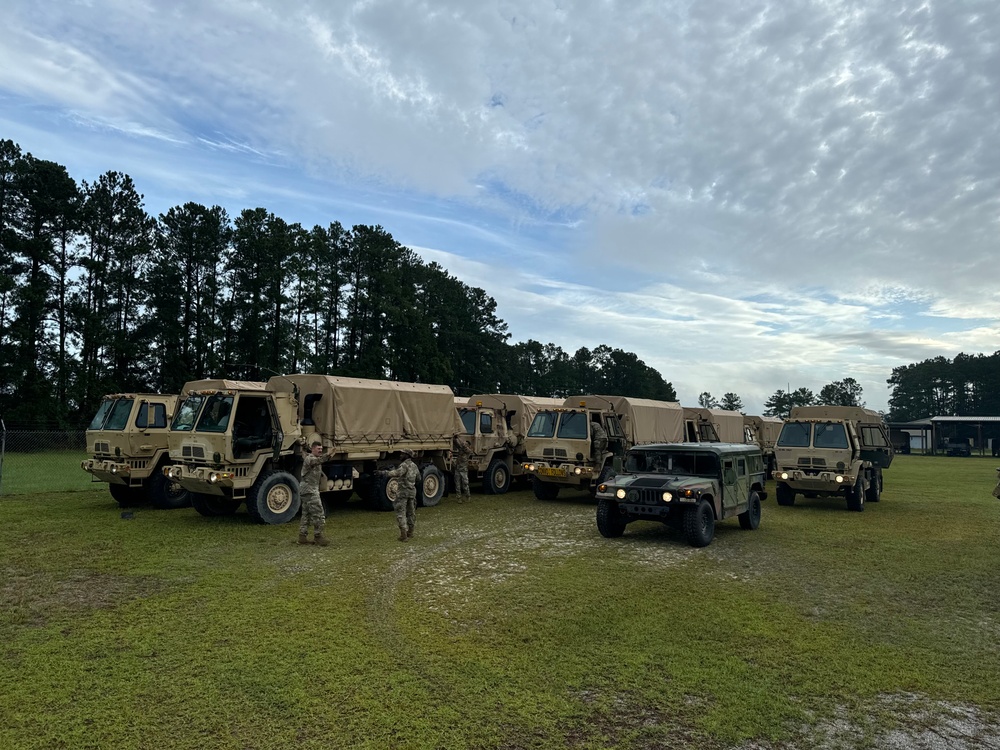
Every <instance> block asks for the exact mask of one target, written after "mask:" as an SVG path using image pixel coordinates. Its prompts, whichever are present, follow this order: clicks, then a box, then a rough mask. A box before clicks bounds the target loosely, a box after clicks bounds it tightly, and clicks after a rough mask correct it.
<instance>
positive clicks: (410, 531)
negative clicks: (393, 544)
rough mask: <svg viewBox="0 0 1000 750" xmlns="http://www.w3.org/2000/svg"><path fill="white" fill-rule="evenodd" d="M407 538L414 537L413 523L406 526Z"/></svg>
mask: <svg viewBox="0 0 1000 750" xmlns="http://www.w3.org/2000/svg"><path fill="white" fill-rule="evenodd" d="M406 538H407V539H412V538H413V526H412V525H409V526H407V527H406Z"/></svg>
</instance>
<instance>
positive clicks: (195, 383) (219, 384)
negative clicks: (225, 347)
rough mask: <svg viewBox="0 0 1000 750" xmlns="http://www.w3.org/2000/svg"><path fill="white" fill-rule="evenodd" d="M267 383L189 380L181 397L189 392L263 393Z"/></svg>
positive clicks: (220, 379)
mask: <svg viewBox="0 0 1000 750" xmlns="http://www.w3.org/2000/svg"><path fill="white" fill-rule="evenodd" d="M266 385H267V384H266V383H258V382H255V381H253V380H226V379H225V378H208V379H206V380H189V381H188V382H186V383H185V384H184V387H183V388H182V389H181V396H185V395H187V393H188V391H262V390H264V388H265V387H266Z"/></svg>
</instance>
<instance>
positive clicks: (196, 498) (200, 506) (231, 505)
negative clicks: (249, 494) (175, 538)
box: [191, 492, 240, 518]
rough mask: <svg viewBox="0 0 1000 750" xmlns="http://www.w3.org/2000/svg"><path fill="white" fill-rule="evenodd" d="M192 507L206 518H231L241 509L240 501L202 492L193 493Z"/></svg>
mask: <svg viewBox="0 0 1000 750" xmlns="http://www.w3.org/2000/svg"><path fill="white" fill-rule="evenodd" d="M191 506H192V507H193V508H194V509H195V510H196V511H198V512H199V513H200V514H201V515H203V516H205V517H206V518H218V517H219V516H231V515H233V514H234V513H235V512H236V509H237V508H239V507H240V501H239V500H231V499H230V498H228V497H219V496H218V495H206V494H204V493H202V492H192V493H191Z"/></svg>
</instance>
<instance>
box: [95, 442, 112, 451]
mask: <svg viewBox="0 0 1000 750" xmlns="http://www.w3.org/2000/svg"><path fill="white" fill-rule="evenodd" d="M94 453H111V443H106V442H98V443H94Z"/></svg>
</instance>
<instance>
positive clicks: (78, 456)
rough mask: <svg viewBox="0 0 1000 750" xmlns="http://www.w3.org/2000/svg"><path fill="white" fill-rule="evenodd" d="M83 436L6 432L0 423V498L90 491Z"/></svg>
mask: <svg viewBox="0 0 1000 750" xmlns="http://www.w3.org/2000/svg"><path fill="white" fill-rule="evenodd" d="M85 458H87V433H86V432H85V431H84V430H75V431H58V432H54V431H34V430H8V429H6V427H3V426H2V423H0V495H25V494H32V493H37V492H66V491H72V490H86V489H91V488H92V487H94V486H95V484H94V483H93V482H92V480H91V476H90V474H88V473H87V472H85V471H84V470H83V469H81V468H80V462H81V461H83V460H84V459H85Z"/></svg>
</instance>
